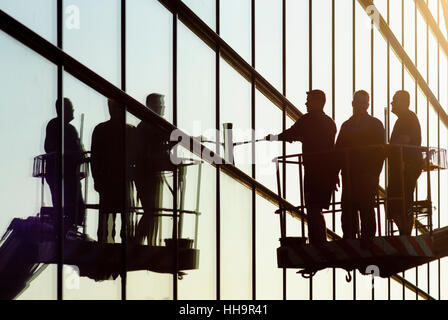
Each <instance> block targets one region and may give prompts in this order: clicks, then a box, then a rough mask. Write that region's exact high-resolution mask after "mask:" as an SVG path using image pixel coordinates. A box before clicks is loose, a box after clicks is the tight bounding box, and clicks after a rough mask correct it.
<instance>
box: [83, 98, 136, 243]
mask: <svg viewBox="0 0 448 320" xmlns="http://www.w3.org/2000/svg"><path fill="white" fill-rule="evenodd" d="M108 106H109V114H110V120H109V121H106V122H103V123H100V124H98V125H97V126H96V127H95V129H94V130H93V134H92V147H91V148H92V150H91V153H92V154H91V167H92V176H93V180H94V183H95V190H96V191H98V193H99V196H100V204H99V219H98V233H97V234H98V242H114V238H115V218H116V213H119V212H120V213H124V212H126V211H127V208H126V207H128V208H129V207H130V206H131V203H130V201H131V199H132V195H131V194H130V193H132V188H131V179H130V172H129V171H130V169H131V165H132V163H133V161H134V160H133V156H132V154H131V153H130V152H128V153H127V154H126V151H127V150H126V149H125V137H126V141H128V142H130V141H132V139H133V134H134V130H135V128H134V127H133V126H130V125H126V131H125V130H124V128H125V124H124V123H125V110H124V107H123V106H121V105H119V104H118V103H117V102H116V101H114V100H111V99H109V100H108ZM126 145H128V146H129V143H126ZM129 150H130V149H129ZM110 218H112V221H109V220H110ZM126 219H127V226H128V229H127V230H126V232H127V235H128V236H130V235H131V233H132V231H131V228H132V225H131V224H130V223H129V222H130V214H129V213H127V214H126ZM123 221H124V219H123V216H122V223H123ZM109 237H111V239H109ZM123 237H124V235H123V228H122V233H121V238H122V239H123Z"/></svg>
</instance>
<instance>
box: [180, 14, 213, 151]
mask: <svg viewBox="0 0 448 320" xmlns="http://www.w3.org/2000/svg"><path fill="white" fill-rule="evenodd" d="M178 25H179V34H178V48H179V49H178V65H179V69H178V75H177V77H178V79H177V81H178V105H177V112H178V127H179V128H180V129H182V130H185V132H187V133H189V134H191V135H193V136H195V137H198V136H201V135H202V136H203V138H204V139H205V140H206V141H216V130H215V127H216V125H215V122H216V120H215V114H216V112H215V111H216V108H215V91H216V90H215V89H216V85H215V59H216V57H215V52H214V51H212V50H211V49H210V48H209V47H208V46H206V45H205V44H204V43H203V42H202V41H201V40H200V39H199V38H198V37H197V36H196V35H195V34H194V33H192V32H191V31H190V30H189V29H188V28H187V27H185V25H183V24H182V23H179V24H178ZM204 139H203V140H204ZM210 148H212V149H213V150H215V147H214V146H213V144H211V145H210Z"/></svg>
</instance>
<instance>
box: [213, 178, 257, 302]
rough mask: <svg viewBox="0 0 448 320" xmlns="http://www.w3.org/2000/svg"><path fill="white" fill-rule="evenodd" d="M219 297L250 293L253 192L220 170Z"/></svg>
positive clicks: (248, 295) (237, 297)
mask: <svg viewBox="0 0 448 320" xmlns="http://www.w3.org/2000/svg"><path fill="white" fill-rule="evenodd" d="M221 257H222V259H221V278H220V283H221V299H224V300H240V299H241V300H248V299H251V297H252V194H251V191H250V190H249V189H247V188H246V187H245V186H243V185H241V184H239V183H238V182H236V181H234V180H233V179H232V178H231V177H229V176H228V175H226V174H221Z"/></svg>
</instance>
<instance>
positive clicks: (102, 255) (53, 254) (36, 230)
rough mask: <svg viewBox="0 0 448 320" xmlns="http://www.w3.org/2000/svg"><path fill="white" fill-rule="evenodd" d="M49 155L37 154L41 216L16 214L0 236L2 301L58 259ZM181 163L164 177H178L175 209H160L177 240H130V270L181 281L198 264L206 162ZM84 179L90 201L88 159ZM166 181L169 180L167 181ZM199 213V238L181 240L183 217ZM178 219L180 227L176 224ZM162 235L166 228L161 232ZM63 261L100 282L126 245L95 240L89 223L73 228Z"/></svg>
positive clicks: (116, 267) (116, 269)
mask: <svg viewBox="0 0 448 320" xmlns="http://www.w3.org/2000/svg"><path fill="white" fill-rule="evenodd" d="M49 156H51V155H48V154H45V155H40V156H37V157H35V158H34V163H33V176H34V177H37V178H39V179H41V182H42V183H41V191H40V198H41V203H42V206H41V209H40V212H39V213H38V214H37V216H32V217H28V218H27V219H19V218H15V219H13V221H12V222H11V224H10V225H9V227H8V229H7V231H6V233H5V234H4V235H3V237H2V239H1V240H0V256H1V260H0V288H1V289H0V299H13V298H14V297H16V296H17V295H18V294H19V293H20V292H21V291H22V290H23V289H25V288H26V287H27V286H28V285H29V283H30V281H32V280H33V279H34V278H35V277H36V276H37V275H38V274H39V273H40V272H41V271H42V270H43V269H44V268H45V267H46V265H48V264H55V263H58V254H57V248H58V234H57V227H56V221H57V219H56V210H55V209H54V208H53V207H46V206H45V205H44V187H45V182H44V181H45V175H46V159H47V157H49ZM180 160H181V162H180V164H179V165H177V166H175V168H174V169H173V167H171V168H172V169H170V170H171V171H170V172H168V171H164V173H163V174H164V175H170V176H174V177H177V190H174V189H173V187H172V186H169V185H168V188H169V189H170V190H171V192H172V193H173V195H174V192H177V199H178V201H177V202H178V207H177V208H176V209H169V208H156V211H158V212H161V213H160V216H163V217H170V218H171V219H172V220H173V232H172V238H168V239H164V242H162V239H161V238H160V241H159V243H158V245H157V246H148V245H139V244H136V243H134V242H132V240H131V241H129V239H128V241H127V243H126V265H125V267H126V270H127V271H137V270H149V271H154V272H159V273H171V274H175V275H177V276H178V277H179V279H182V277H183V276H184V275H185V273H184V271H186V270H193V269H197V268H198V267H199V250H198V248H197V241H198V216H199V214H200V213H199V200H200V188H201V168H202V161H200V160H194V159H186V158H181V159H180ZM192 166H196V167H197V185H196V190H194V193H195V195H196V199H195V200H196V204H195V208H193V210H187V209H186V208H185V193H186V174H187V170H188V168H189V167H192ZM80 179H84V201H85V202H86V203H87V186H88V179H89V167H88V162H86V163H84V164H83V165H82V166H81V176H80ZM165 181H166V180H165ZM98 208H99V206H98V205H96V204H87V205H86V209H94V210H95V209H96V210H97V209H98ZM130 211H131V212H128V213H127V214H134V213H137V214H141V208H138V207H134V208H131V209H130ZM186 214H188V215H194V216H195V221H194V231H193V232H194V238H193V239H187V238H182V236H183V234H184V233H185V232H184V231H185V230H184V223H183V222H184V216H185V215H186ZM174 221H177V225H175V224H174ZM160 237H161V232H160ZM63 246H64V250H63V257H62V261H63V263H64V264H66V265H75V266H77V267H78V268H79V272H80V276H86V277H89V278H91V279H94V280H96V281H101V280H107V279H115V278H116V277H117V276H118V275H119V274H120V272H121V270H122V267H123V265H122V262H123V259H122V258H123V247H122V245H121V244H119V243H102V244H99V243H98V242H97V241H94V240H92V239H91V238H89V237H88V236H87V234H86V225H85V223H84V226H83V228H82V230H81V231H80V232H74V231H70V232H68V233H67V234H66V236H65V239H64V244H63Z"/></svg>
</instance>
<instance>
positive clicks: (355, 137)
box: [336, 90, 385, 239]
mask: <svg viewBox="0 0 448 320" xmlns="http://www.w3.org/2000/svg"><path fill="white" fill-rule="evenodd" d="M369 100H370V97H369V94H368V93H367V92H366V91H363V90H361V91H357V92H355V94H354V96H353V102H352V106H353V116H352V117H351V118H350V119H349V120H347V121H346V122H344V123H343V124H342V127H341V130H340V132H339V136H338V139H337V141H336V150H337V151H341V152H338V167H339V168H338V169H339V170H341V169H342V218H341V220H342V231H343V233H344V238H348V239H354V238H356V234H357V232H358V230H359V222H358V221H359V220H358V210H359V213H360V217H361V237H363V238H372V237H374V236H375V233H376V221H375V209H374V208H375V196H376V195H377V193H378V185H379V176H380V173H381V170H382V167H383V162H384V152H383V147H382V146H383V145H384V143H385V130H384V126H383V124H382V123H381V121H380V120H378V119H377V118H374V117H372V116H370V115H369V114H368V113H367V109H368V108H369V104H370V102H369ZM374 145H378V146H379V147H378V148H363V147H366V146H374ZM344 149H345V150H344ZM347 149H348V150H347ZM339 170H338V171H339Z"/></svg>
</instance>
